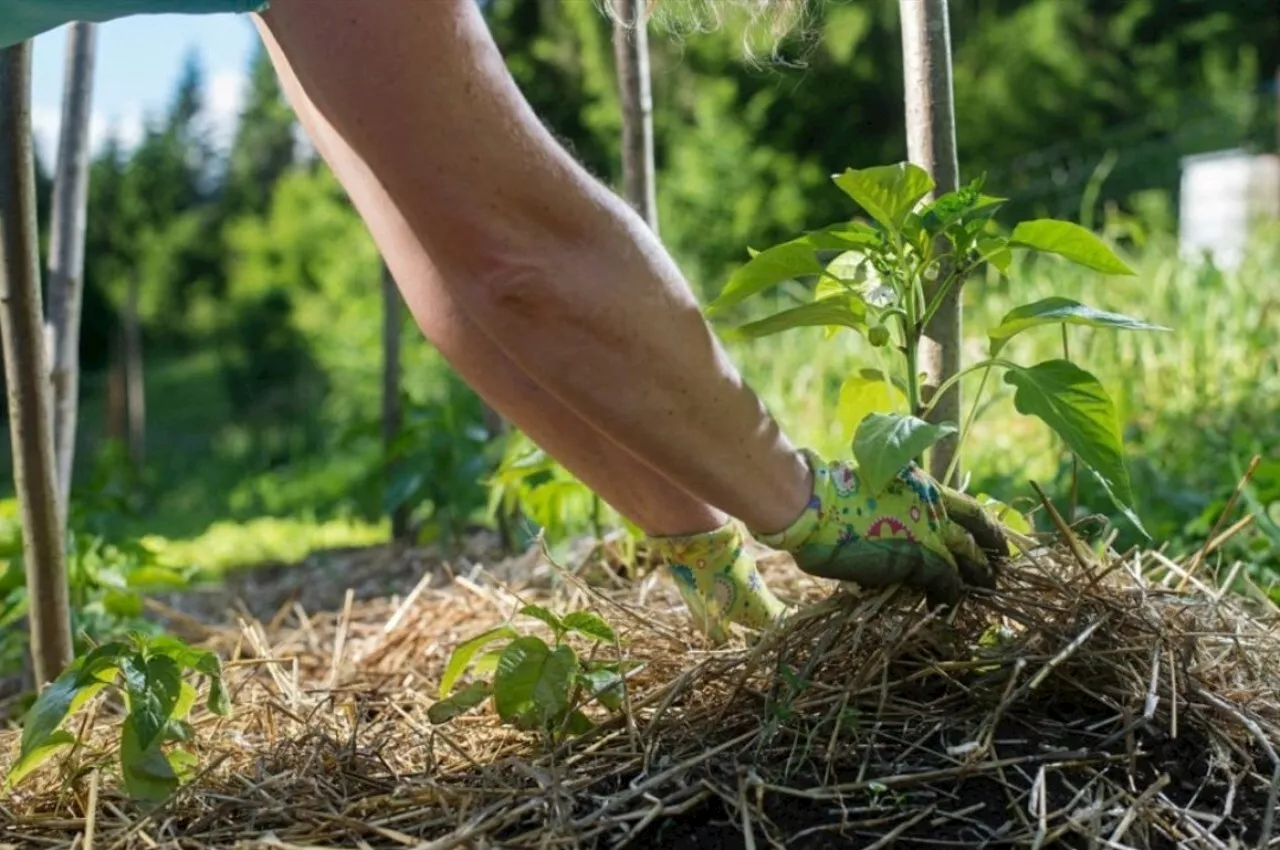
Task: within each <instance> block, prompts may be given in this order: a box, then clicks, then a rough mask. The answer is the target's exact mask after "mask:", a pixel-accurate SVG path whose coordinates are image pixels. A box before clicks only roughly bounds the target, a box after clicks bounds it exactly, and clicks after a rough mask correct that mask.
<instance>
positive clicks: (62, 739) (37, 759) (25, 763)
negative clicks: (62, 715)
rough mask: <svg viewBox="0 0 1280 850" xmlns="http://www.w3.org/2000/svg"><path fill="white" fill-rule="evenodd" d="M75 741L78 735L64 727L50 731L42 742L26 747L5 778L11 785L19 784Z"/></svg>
mask: <svg viewBox="0 0 1280 850" xmlns="http://www.w3.org/2000/svg"><path fill="white" fill-rule="evenodd" d="M75 742H76V737H75V736H74V735H72V734H71V733H70V732H67V731H65V730H63V729H57V730H55V731H53V732H50V733H49V734H48V735H45V736H44V738H43V739H41V741H40V743H38V744H36V745H35V746H33V747H31V749H29V750H27V749H25V748H24V752H23V753H22V755H21V757H20V758H19V759H18V760H17V761H16V762H15V763H14V765H13V767H11V768H9V773H8V775H7V776H6V778H5V781H6V783H7V784H8V786H9V787H13V786H15V785H17V784H18V783H19V782H21V781H22V780H24V779H26V778H27V776H29V775H30V774H31V772H32V771H33V770H35V769H36V768H37V767H39V766H40V765H42V764H44V763H45V762H46V761H48V760H49V759H51V758H53V757H54V756H55V755H57V754H58V753H59V752H61V751H62V750H65V749H67V748H68V747H71V746H74V745H75Z"/></svg>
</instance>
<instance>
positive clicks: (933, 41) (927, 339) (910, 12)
mask: <svg viewBox="0 0 1280 850" xmlns="http://www.w3.org/2000/svg"><path fill="white" fill-rule="evenodd" d="M899 8H900V12H901V17H902V58H903V70H904V83H905V89H906V113H907V155H908V157H909V158H910V160H911V162H913V163H914V164H916V165H918V166H920V167H921V168H923V169H925V170H926V171H928V172H929V174H930V175H932V176H933V180H934V182H935V183H936V184H937V188H936V189H935V190H934V197H936V196H939V195H944V194H946V193H947V192H952V191H955V189H956V188H957V187H958V186H959V182H960V173H959V172H960V166H959V163H958V161H957V158H956V122H955V104H954V100H953V95H952V84H951V28H950V22H949V20H948V9H947V0H899ZM939 249H940V250H941V249H942V243H941V241H940V244H939ZM943 265H944V267H943V268H941V269H940V270H939V273H938V277H937V278H936V280H937V281H938V282H941V281H943V280H945V279H946V276H947V275H948V274H949V273H950V267H949V266H948V265H947V264H943ZM961 283H963V282H958V283H957V284H956V285H954V286H953V287H952V288H951V290H950V292H949V293H948V294H947V296H946V298H945V299H944V300H943V303H942V304H941V305H940V306H939V308H938V312H937V313H935V314H934V317H933V319H932V320H931V321H930V322H929V325H928V327H926V328H925V329H924V338H923V339H922V340H921V342H920V367H921V369H922V370H923V372H924V374H925V380H924V386H923V388H922V390H923V392H922V395H923V396H924V400H925V401H928V400H930V398H931V396H932V395H933V393H934V391H935V390H936V389H937V387H938V386H939V384H940V383H941V382H942V381H944V380H946V379H947V378H949V377H951V376H952V375H955V374H956V373H957V372H959V371H960V347H961V340H962V336H961V334H962V328H961V319H960V292H961ZM924 294H925V298H926V299H927V300H928V299H932V298H933V295H934V288H933V287H932V286H930V287H927V288H926V289H925V293H924ZM929 419H930V421H933V422H944V421H945V422H954V423H955V424H957V425H959V424H960V423H961V418H960V385H959V382H957V383H956V385H955V386H954V387H953V388H952V389H950V390H948V391H947V393H946V394H945V395H944V396H943V397H942V398H941V399H940V400H939V401H938V403H937V405H936V406H935V407H934V409H933V412H932V414H931V416H930V417H929ZM956 446H957V440H956V437H954V436H951V437H948V438H947V439H945V440H943V441H941V442H939V443H938V444H937V445H936V446H935V447H934V448H933V451H932V452H930V455H929V472H930V473H931V474H932V475H933V476H934V477H935V478H937V479H938V480H939V481H943V478H944V477H945V476H946V474H947V469H948V467H949V466H950V465H951V461H952V459H953V458H954V457H955V453H956ZM959 478H960V467H959V464H957V465H956V469H955V479H954V480H959ZM943 483H948V482H945V481H943Z"/></svg>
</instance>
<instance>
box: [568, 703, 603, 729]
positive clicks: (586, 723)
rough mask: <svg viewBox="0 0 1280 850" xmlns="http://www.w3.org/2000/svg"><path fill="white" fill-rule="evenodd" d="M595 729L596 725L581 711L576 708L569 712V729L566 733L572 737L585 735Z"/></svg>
mask: <svg viewBox="0 0 1280 850" xmlns="http://www.w3.org/2000/svg"><path fill="white" fill-rule="evenodd" d="M594 728H596V725H595V724H594V723H592V722H591V718H590V717H587V716H586V715H585V714H583V713H582V712H581V711H578V710H577V709H576V708H575V709H574V710H573V711H571V712H569V723H568V728H567V729H566V730H565V731H566V732H568V733H569V734H570V735H585V734H586V733H588V732H590V731H591V730H592V729H594Z"/></svg>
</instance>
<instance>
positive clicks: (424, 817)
mask: <svg viewBox="0 0 1280 850" xmlns="http://www.w3.org/2000/svg"><path fill="white" fill-rule="evenodd" d="M1200 557H1203V556H1200ZM359 558H361V559H363V560H362V563H364V564H366V565H375V566H376V565H378V564H381V565H382V575H383V576H384V579H383V581H382V586H383V587H385V584H386V579H385V576H388V575H390V576H393V577H395V576H398V577H399V582H398V583H399V585H400V587H401V590H400V591H399V592H396V593H393V594H392V595H389V596H387V595H377V594H375V593H372V592H371V591H370V590H369V588H368V587H366V588H365V589H364V591H362V592H357V593H352V594H348V593H347V587H348V586H353V585H354V584H355V582H349V583H348V584H347V585H346V586H340V585H337V584H335V585H334V587H335V591H334V592H336V594H337V597H336V598H333V599H331V600H329V601H328V608H329V610H330V611H336V612H337V613H321V612H319V610H318V609H317V610H314V612H313V610H312V609H315V608H316V605H317V604H319V603H318V602H317V600H315V599H313V600H311V605H310V607H307V606H304V605H303V604H300V603H299V602H298V591H299V589H300V588H303V587H308V588H315V587H316V586H317V583H316V582H315V580H314V577H312V579H311V580H310V581H308V580H307V578H306V575H307V574H306V569H305V567H299V568H295V569H294V570H293V571H292V572H291V573H289V574H288V575H291V576H293V578H291V579H289V581H290V582H291V584H290V585H289V587H287V588H286V589H285V590H283V591H282V592H278V593H276V594H274V598H273V594H272V593H270V592H268V591H267V590H266V589H264V588H263V587H261V586H258V587H255V595H254V596H252V597H248V601H246V602H244V603H243V604H240V605H238V606H237V607H235V608H234V609H233V610H232V611H231V612H230V614H229V616H228V618H227V622H226V623H224V624H223V625H218V624H217V622H216V620H215V619H214V618H212V617H209V616H207V612H206V617H205V620H206V622H205V624H204V625H202V626H200V628H201V629H203V630H204V631H205V632H206V634H204V636H203V639H204V643H205V645H206V646H210V647H213V648H216V649H218V650H219V651H220V652H222V653H223V656H224V658H226V659H227V660H228V678H229V682H230V687H231V690H232V696H233V701H234V706H235V710H234V714H233V716H232V717H230V718H228V719H221V718H217V717H213V716H199V717H198V718H197V722H196V726H197V729H198V731H199V740H200V742H201V744H200V750H199V755H200V758H201V764H202V766H203V770H204V772H203V773H202V774H201V775H199V776H198V778H196V779H195V780H194V781H192V782H191V783H190V784H189V785H187V786H185V787H184V788H183V789H182V790H181V791H180V792H179V793H178V794H177V795H175V797H174V798H173V799H172V800H170V801H169V802H168V803H167V804H165V805H164V806H162V807H160V808H159V809H158V810H155V811H152V812H149V813H148V812H145V811H144V810H142V809H140V808H139V807H137V806H135V805H133V804H131V803H130V802H129V801H128V800H127V799H125V798H124V797H123V796H122V795H121V794H120V793H119V791H118V790H117V787H118V783H117V781H116V779H115V774H114V767H113V765H112V763H111V761H110V754H111V749H110V745H111V744H112V738H113V736H114V734H115V732H114V726H113V725H112V724H111V723H105V722H102V721H104V720H106V719H109V718H110V717H111V715H112V712H114V711H116V710H117V708H116V707H114V706H112V705H110V704H102V705H100V706H99V708H98V710H97V720H98V722H97V723H96V724H95V725H94V730H95V731H92V732H90V733H88V734H87V735H86V738H85V741H84V743H83V746H82V747H81V748H80V749H79V750H78V751H77V753H76V755H75V756H74V757H73V758H72V760H71V762H70V763H68V764H65V765H63V766H62V767H61V768H59V767H57V766H53V767H50V768H49V769H47V770H44V771H42V772H41V773H39V774H38V775H37V776H35V777H34V778H33V779H32V780H31V781H30V782H29V783H28V784H24V785H23V786H22V788H21V789H20V790H19V791H18V792H15V793H14V794H13V795H12V796H11V797H10V798H9V799H7V800H4V801H3V802H0V847H4V846H5V845H6V844H8V845H13V846H14V847H23V848H28V847H29V848H45V847H48V848H53V847H74V848H77V850H81V848H83V850H91V848H155V847H182V848H206V847H219V848H224V847H237V848H239V847H243V848H250V847H253V848H258V847H262V848H266V847H272V848H304V847H305V848H321V847H326V848H327V847H356V848H417V850H446V848H463V847H504V848H534V847H537V848H550V847H611V848H621V847H632V848H637V847H662V848H667V850H679V848H686V847H688V848H692V847H696V846H699V845H705V846H707V847H746V848H765V847H787V848H808V847H814V848H822V847H837V846H838V847H861V848H881V847H889V846H905V847H920V848H932V847H1032V848H1041V847H1050V846H1057V847H1112V848H1124V847H1133V848H1162V847H1179V848H1192V847H1205V848H1229V847H1265V846H1269V845H1270V844H1271V839H1272V834H1273V831H1274V816H1273V813H1274V810H1275V803H1276V793H1277V787H1278V786H1280V757H1277V749H1278V748H1280V704H1278V701H1277V686H1278V685H1280V674H1277V670H1280V663H1278V662H1280V658H1278V657H1277V656H1278V655H1280V638H1278V637H1277V636H1276V633H1275V624H1276V617H1275V614H1276V611H1275V609H1274V608H1273V607H1272V606H1271V605H1270V603H1268V602H1266V600H1265V596H1264V595H1262V594H1256V596H1258V597H1259V598H1258V599H1256V600H1253V599H1249V598H1246V597H1241V596H1237V595H1224V594H1223V593H1222V592H1220V591H1219V590H1217V589H1215V588H1213V587H1211V586H1209V585H1207V584H1206V583H1205V581H1206V579H1205V578H1204V574H1205V571H1202V572H1201V574H1200V575H1199V576H1196V575H1191V574H1190V572H1189V571H1188V570H1187V569H1186V568H1185V567H1183V566H1181V565H1180V564H1178V563H1175V562H1174V561H1172V560H1170V559H1169V558H1167V557H1165V556H1164V555H1162V554H1160V553H1145V554H1141V553H1140V554H1131V555H1129V556H1127V557H1123V558H1122V557H1119V556H1117V555H1114V554H1110V555H1109V556H1108V557H1106V558H1098V557H1096V556H1093V557H1091V558H1090V559H1089V561H1090V562H1085V561H1082V560H1081V559H1080V558H1078V557H1076V554H1074V553H1073V552H1072V550H1071V549H1070V548H1069V547H1062V548H1045V549H1041V550H1038V551H1034V552H1031V553H1029V554H1028V555H1026V556H1025V557H1023V558H1022V559H1020V560H1019V561H1018V562H1017V563H1016V564H1014V565H1013V566H1012V567H1011V568H1010V569H1009V570H1008V571H1007V573H1006V575H1005V576H1004V578H1003V580H1002V582H1001V588H1000V590H999V591H998V592H995V593H984V594H974V595H972V596H970V597H969V598H967V599H966V600H965V602H964V603H963V604H962V606H961V607H960V608H959V609H958V610H957V611H956V612H954V613H953V614H952V615H950V616H949V617H945V618H944V617H942V616H941V615H935V614H932V613H930V612H927V611H925V610H924V609H923V604H922V603H921V601H920V600H919V599H918V598H916V597H915V596H913V595H911V594H909V593H906V592H904V591H899V590H894V589H890V590H888V591H884V592H879V593H873V594H862V595H856V594H851V593H846V592H838V593H836V594H834V595H833V594H832V593H831V591H832V589H833V588H832V587H831V586H829V585H826V584H823V583H819V582H815V581H813V580H810V579H808V578H805V577H803V576H799V575H797V573H796V572H795V570H794V569H792V568H790V566H789V564H788V563H786V562H785V561H776V560H775V561H774V562H770V563H768V564H766V567H765V571H766V575H767V576H768V578H769V580H770V582H771V583H772V584H773V585H774V586H775V587H776V588H778V589H780V590H781V591H782V592H783V593H784V594H786V595H789V596H791V598H793V599H797V600H798V601H800V602H802V603H804V606H805V607H802V609H801V611H800V613H799V614H798V615H797V616H796V617H794V618H793V620H792V621H790V622H789V623H788V624H787V625H786V626H785V627H784V628H781V629H779V630H776V631H775V632H773V633H770V634H767V635H764V636H762V637H760V638H758V639H757V640H756V641H755V642H754V643H753V644H748V643H747V642H746V641H745V640H744V639H740V640H739V641H738V642H736V643H734V644H732V645H730V646H728V647H720V648H714V647H710V646H708V645H706V644H704V643H702V642H701V641H700V639H699V638H698V637H697V636H695V635H694V634H693V633H691V632H690V630H689V629H688V627H687V625H686V622H687V621H686V619H685V615H684V614H683V611H682V609H681V607H680V604H679V602H678V598H677V597H676V595H675V593H674V591H673V589H672V588H671V586H670V584H669V582H667V580H666V579H665V578H663V577H661V575H660V574H657V573H652V574H648V575H644V576H642V577H641V578H638V579H636V580H635V581H634V582H624V581H621V580H620V579H619V578H618V576H617V575H616V574H614V573H610V572H608V571H606V570H601V569H599V568H598V567H595V568H594V573H595V575H594V577H591V576H590V573H591V570H585V569H584V570H581V571H579V572H578V573H576V574H573V573H568V572H564V571H560V570H556V569H552V568H551V567H550V566H549V564H548V562H547V560H546V559H545V558H540V559H536V560H535V559H534V558H532V557H531V558H526V559H524V560H523V561H521V562H518V563H515V564H512V563H505V564H499V565H498V566H497V567H495V568H493V569H492V570H485V569H481V568H479V567H473V566H471V565H470V564H467V563H464V564H462V566H458V565H452V566H448V565H445V566H437V567H436V568H434V569H429V568H426V567H424V564H423V560H422V558H421V557H420V556H419V555H414V554H412V553H403V552H392V551H389V550H385V551H382V552H380V553H373V554H370V553H361V554H360V555H359ZM406 565H408V566H406ZM352 569H353V571H355V572H358V571H359V570H357V569H356V568H352ZM339 574H341V573H339ZM369 574H370V575H372V574H373V573H369ZM284 575H286V574H285V573H281V576H284ZM299 576H301V578H299ZM303 582H306V583H305V584H304V583H303ZM1179 583H1185V585H1186V587H1185V589H1183V590H1177V589H1174V588H1175V586H1176V585H1178V584H1179ZM365 584H368V582H365ZM375 584H377V583H376V582H375ZM311 592H313V593H314V592H315V591H314V590H312V591H311ZM268 600H269V601H271V603H272V604H274V605H275V606H276V608H275V610H274V611H267V610H264V609H263V608H262V607H261V606H262V605H263V604H264V603H266V602H267V601H268ZM521 601H525V602H539V603H541V604H546V605H550V606H553V607H556V608H559V609H560V610H565V609H569V608H583V607H591V608H593V609H594V610H596V611H597V612H598V613H600V614H601V615H603V616H604V617H605V618H606V619H608V620H609V621H610V622H611V623H612V624H613V625H614V626H615V627H616V628H617V629H618V630H619V632H620V635H621V637H622V641H621V649H620V650H616V649H613V648H609V649H607V650H604V653H605V654H609V653H616V652H620V653H621V655H622V656H623V657H625V658H627V659H629V660H632V661H638V662H640V663H641V665H642V666H640V667H639V669H638V670H637V671H636V672H635V673H634V674H632V675H631V677H630V678H629V680H628V692H627V698H628V701H629V703H630V707H631V710H630V712H628V713H626V714H625V715H623V716H621V717H614V718H609V717H607V716H605V715H603V714H599V713H597V715H596V716H597V717H598V718H599V719H601V720H603V721H604V722H603V723H602V725H600V726H599V727H598V728H597V729H596V730H595V731H594V732H592V733H590V734H588V735H587V736H584V737H582V738H579V739H575V740H571V741H568V742H566V743H563V744H561V745H559V746H556V747H549V746H548V745H545V744H543V743H542V742H541V741H540V740H539V739H537V738H536V737H534V736H531V735H527V734H523V733H519V732H516V731H513V730H511V729H508V728H506V727H504V726H502V725H501V724H500V723H499V722H498V721H497V719H496V718H495V717H494V716H493V715H492V714H491V713H490V712H489V710H488V708H487V706H486V707H485V708H484V709H482V710H478V711H476V712H473V713H472V714H470V715H467V716H464V717H462V718H459V719H457V720H455V721H454V722H453V723H451V724H449V725H446V726H443V727H433V726H432V725H431V724H430V723H429V722H428V720H427V717H426V712H427V709H428V708H429V707H430V705H431V704H432V702H433V699H434V697H435V693H436V689H437V686H438V681H439V676H440V673H441V671H442V669H443V666H444V663H445V661H446V659H447V657H448V654H449V652H450V650H451V649H452V647H454V646H455V645H456V644H457V643H458V642H459V641H461V640H463V639H465V638H466V637H468V636H470V635H473V634H476V633H478V632H479V631H481V630H483V629H486V628H489V627H491V626H493V625H495V624H497V623H499V622H502V621H504V620H505V619H506V618H508V617H509V616H510V615H511V612H512V611H514V610H515V608H516V606H517V605H518V604H520V602H521ZM255 602H256V603H257V605H258V606H259V607H258V609H257V610H254V609H253V605H254V603H255ZM188 627H190V623H188ZM531 628H533V629H536V628H540V627H539V626H537V624H534V625H533V626H532V627H531ZM584 649H585V647H584ZM335 651H339V652H340V653H341V654H340V656H335ZM16 745H17V732H16V731H10V732H3V733H0V753H3V754H4V755H2V756H0V767H4V766H7V765H5V764H4V763H3V760H4V759H5V758H8V756H9V754H11V753H12V752H14V751H15V750H16Z"/></svg>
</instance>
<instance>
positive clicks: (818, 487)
mask: <svg viewBox="0 0 1280 850" xmlns="http://www.w3.org/2000/svg"><path fill="white" fill-rule="evenodd" d="M804 454H805V457H806V459H807V460H808V462H809V467H810V469H811V470H812V471H813V496H812V497H811V499H810V500H809V504H808V506H807V507H806V508H805V510H804V512H803V513H801V515H800V516H799V517H798V518H797V519H796V520H795V521H794V522H793V523H792V524H791V526H790V527H788V528H786V529H784V530H782V531H780V532H777V533H774V534H760V533H757V534H755V538H756V540H758V541H759V542H761V543H763V544H764V545H766V546H769V547H771V548H774V549H779V550H782V551H785V552H789V553H790V554H791V555H792V557H793V558H794V559H795V562H796V566H797V567H799V568H800V569H801V570H802V571H804V572H806V573H808V574H810V575H814V576H819V577H821V578H829V579H837V580H840V581H846V582H853V583H856V584H858V585H860V586H861V587H864V588H880V587H886V586H888V585H891V584H898V583H901V584H904V585H906V586H908V587H912V588H915V589H918V590H921V591H923V592H924V594H925V598H926V600H927V601H928V603H929V605H930V607H933V606H937V605H945V606H947V607H950V606H952V605H954V604H955V603H956V602H957V601H959V598H960V594H961V591H962V589H963V587H964V586H965V585H969V586H976V587H984V588H994V587H995V570H996V568H997V567H998V566H999V562H1000V560H1001V558H1002V557H1003V555H1004V554H1007V552H1008V548H1007V543H1004V541H1003V536H1002V535H1001V533H1000V531H999V526H998V525H997V524H996V523H995V521H994V520H993V519H991V518H990V517H988V516H986V514H985V512H984V511H983V510H982V508H981V506H980V505H978V503H977V502H976V501H973V500H971V499H968V498H967V497H964V496H962V495H961V494H959V493H956V492H955V491H952V490H945V491H944V490H943V489H942V488H940V487H939V486H938V485H937V484H936V483H935V482H934V481H933V479H931V478H930V477H929V476H928V475H926V474H925V473H924V471H923V470H921V469H920V468H919V467H918V466H916V465H915V464H909V465H908V466H906V467H905V468H904V469H903V470H902V471H901V472H899V473H898V475H897V477H896V478H894V479H892V480H891V481H890V482H889V483H888V484H887V485H885V488H884V490H883V491H882V492H880V493H872V492H870V490H869V489H868V488H867V487H866V486H865V485H864V483H863V481H862V478H861V477H860V476H859V474H858V470H857V467H856V466H855V465H854V464H852V463H849V462H846V461H835V462H826V461H823V460H822V459H821V458H819V457H818V456H817V455H816V454H814V453H813V452H810V451H806V452H805V453H804ZM948 505H955V506H956V507H957V508H958V509H959V511H958V515H957V517H956V518H955V519H953V518H952V517H950V516H949V515H948V512H947V508H948ZM962 522H963V524H961V523H962ZM975 532H976V533H975ZM979 540H981V541H982V545H979Z"/></svg>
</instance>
